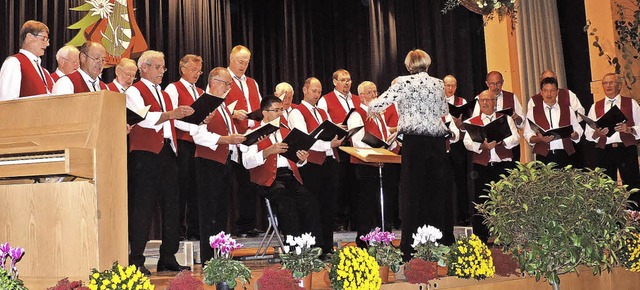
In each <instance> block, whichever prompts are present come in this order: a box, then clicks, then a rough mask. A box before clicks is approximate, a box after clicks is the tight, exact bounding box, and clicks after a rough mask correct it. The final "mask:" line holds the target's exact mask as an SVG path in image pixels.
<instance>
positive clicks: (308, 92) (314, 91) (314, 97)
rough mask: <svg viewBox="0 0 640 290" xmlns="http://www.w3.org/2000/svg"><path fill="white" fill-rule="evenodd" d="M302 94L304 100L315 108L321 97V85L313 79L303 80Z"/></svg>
mask: <svg viewBox="0 0 640 290" xmlns="http://www.w3.org/2000/svg"><path fill="white" fill-rule="evenodd" d="M302 93H303V94H304V100H305V101H306V102H308V103H309V104H311V105H314V106H315V105H316V104H317V103H318V100H319V99H320V96H321V95H322V84H321V83H320V80H318V79H317V78H315V77H310V78H308V79H307V80H305V81H304V86H303V87H302Z"/></svg>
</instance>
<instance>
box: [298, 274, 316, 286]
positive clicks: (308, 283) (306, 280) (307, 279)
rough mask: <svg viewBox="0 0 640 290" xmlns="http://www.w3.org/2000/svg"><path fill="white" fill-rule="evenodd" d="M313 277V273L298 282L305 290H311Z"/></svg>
mask: <svg viewBox="0 0 640 290" xmlns="http://www.w3.org/2000/svg"><path fill="white" fill-rule="evenodd" d="M312 277H313V273H310V274H309V275H307V276H304V277H302V279H300V280H299V281H298V286H300V287H302V288H304V289H305V290H311V280H312V279H311V278H312Z"/></svg>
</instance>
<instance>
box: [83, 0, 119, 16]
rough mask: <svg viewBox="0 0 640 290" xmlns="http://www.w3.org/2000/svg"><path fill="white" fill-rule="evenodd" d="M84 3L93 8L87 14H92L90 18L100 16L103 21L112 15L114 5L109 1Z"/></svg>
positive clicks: (88, 0)
mask: <svg viewBox="0 0 640 290" xmlns="http://www.w3.org/2000/svg"><path fill="white" fill-rule="evenodd" d="M86 2H87V3H89V4H91V6H93V8H91V9H89V12H93V13H91V16H96V15H100V18H102V19H105V18H108V17H109V15H111V13H113V6H114V4H113V3H111V2H109V0H87V1H86Z"/></svg>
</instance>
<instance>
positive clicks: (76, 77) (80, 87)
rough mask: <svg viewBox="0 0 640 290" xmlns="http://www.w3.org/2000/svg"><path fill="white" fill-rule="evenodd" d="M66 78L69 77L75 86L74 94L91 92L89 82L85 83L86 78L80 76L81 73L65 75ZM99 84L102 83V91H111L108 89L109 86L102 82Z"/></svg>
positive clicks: (75, 72)
mask: <svg viewBox="0 0 640 290" xmlns="http://www.w3.org/2000/svg"><path fill="white" fill-rule="evenodd" d="M65 77H68V78H69V80H70V81H71V83H72V84H73V93H74V94H78V93H86V92H91V90H90V89H89V86H87V82H85V81H84V78H82V75H81V74H80V72H79V71H74V72H72V73H70V74H68V75H65ZM99 82H100V89H101V90H108V89H109V88H107V85H106V84H105V83H104V82H102V81H100V80H99Z"/></svg>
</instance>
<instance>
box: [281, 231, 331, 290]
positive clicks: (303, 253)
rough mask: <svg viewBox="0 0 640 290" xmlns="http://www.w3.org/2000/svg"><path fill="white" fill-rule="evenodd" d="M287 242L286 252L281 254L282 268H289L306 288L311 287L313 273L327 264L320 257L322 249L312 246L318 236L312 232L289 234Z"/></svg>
mask: <svg viewBox="0 0 640 290" xmlns="http://www.w3.org/2000/svg"><path fill="white" fill-rule="evenodd" d="M286 242H287V244H288V245H286V246H285V247H284V253H283V254H281V255H280V258H281V259H282V268H283V269H289V270H291V272H292V273H293V278H294V279H300V280H301V282H300V283H301V285H300V286H302V287H304V288H305V289H311V275H312V273H313V272H320V271H321V270H322V269H324V267H325V264H324V263H323V262H322V260H320V259H319V257H320V255H321V254H322V249H320V248H318V247H312V246H313V245H315V244H316V238H315V237H314V236H312V235H311V233H305V234H302V235H301V236H298V237H294V236H290V235H288V236H287V240H286Z"/></svg>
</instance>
